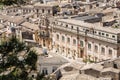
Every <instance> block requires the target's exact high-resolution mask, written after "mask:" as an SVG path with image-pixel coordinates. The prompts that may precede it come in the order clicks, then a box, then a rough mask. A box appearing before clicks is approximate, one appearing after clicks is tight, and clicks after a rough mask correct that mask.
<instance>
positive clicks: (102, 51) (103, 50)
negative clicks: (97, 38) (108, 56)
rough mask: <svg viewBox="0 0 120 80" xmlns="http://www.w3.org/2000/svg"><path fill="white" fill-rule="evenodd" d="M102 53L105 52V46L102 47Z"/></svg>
mask: <svg viewBox="0 0 120 80" xmlns="http://www.w3.org/2000/svg"><path fill="white" fill-rule="evenodd" d="M101 54H103V55H104V54H105V48H104V47H102V48H101Z"/></svg>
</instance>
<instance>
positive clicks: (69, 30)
mask: <svg viewBox="0 0 120 80" xmlns="http://www.w3.org/2000/svg"><path fill="white" fill-rule="evenodd" d="M53 28H54V29H59V30H63V31H67V32H70V33H73V34H79V35H82V36H87V37H91V38H95V39H99V40H102V41H106V42H110V43H115V44H117V43H118V41H117V40H116V39H112V38H107V37H104V36H99V35H95V34H91V33H87V35H85V32H84V31H80V30H79V32H78V33H77V30H76V29H71V28H66V27H61V26H59V25H56V26H54V27H53Z"/></svg>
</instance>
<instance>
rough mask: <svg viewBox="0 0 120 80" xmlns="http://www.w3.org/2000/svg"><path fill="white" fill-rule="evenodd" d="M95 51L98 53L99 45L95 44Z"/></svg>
mask: <svg viewBox="0 0 120 80" xmlns="http://www.w3.org/2000/svg"><path fill="white" fill-rule="evenodd" d="M94 51H95V52H96V53H97V52H98V46H97V45H95V48H94Z"/></svg>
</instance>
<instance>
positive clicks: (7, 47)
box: [0, 36, 37, 80]
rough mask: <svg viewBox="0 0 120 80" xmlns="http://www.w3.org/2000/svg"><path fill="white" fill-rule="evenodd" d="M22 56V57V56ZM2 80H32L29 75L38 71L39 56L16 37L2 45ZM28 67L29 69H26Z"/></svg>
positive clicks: (0, 77) (0, 71)
mask: <svg viewBox="0 0 120 80" xmlns="http://www.w3.org/2000/svg"><path fill="white" fill-rule="evenodd" d="M21 54H22V55H21ZM0 55H1V56H0V57H1V61H0V74H1V73H3V72H5V71H7V72H8V71H10V72H8V74H6V75H1V76H0V80H30V79H31V78H29V76H28V75H29V73H30V72H31V71H32V70H34V71H35V70H36V62H37V54H36V52H35V51H33V50H30V46H26V45H25V43H23V42H20V41H19V40H18V39H17V38H16V37H15V36H13V37H11V38H10V39H9V40H7V41H4V42H2V44H0ZM26 66H27V67H26Z"/></svg>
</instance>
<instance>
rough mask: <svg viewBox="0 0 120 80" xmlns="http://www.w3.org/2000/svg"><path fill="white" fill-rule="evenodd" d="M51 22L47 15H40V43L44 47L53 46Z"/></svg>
mask: <svg viewBox="0 0 120 80" xmlns="http://www.w3.org/2000/svg"><path fill="white" fill-rule="evenodd" d="M49 24H50V22H49V19H48V17H47V15H41V16H40V23H39V29H40V30H39V43H40V45H41V46H42V47H47V48H48V49H50V48H51V42H52V37H51V27H50V26H49Z"/></svg>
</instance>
